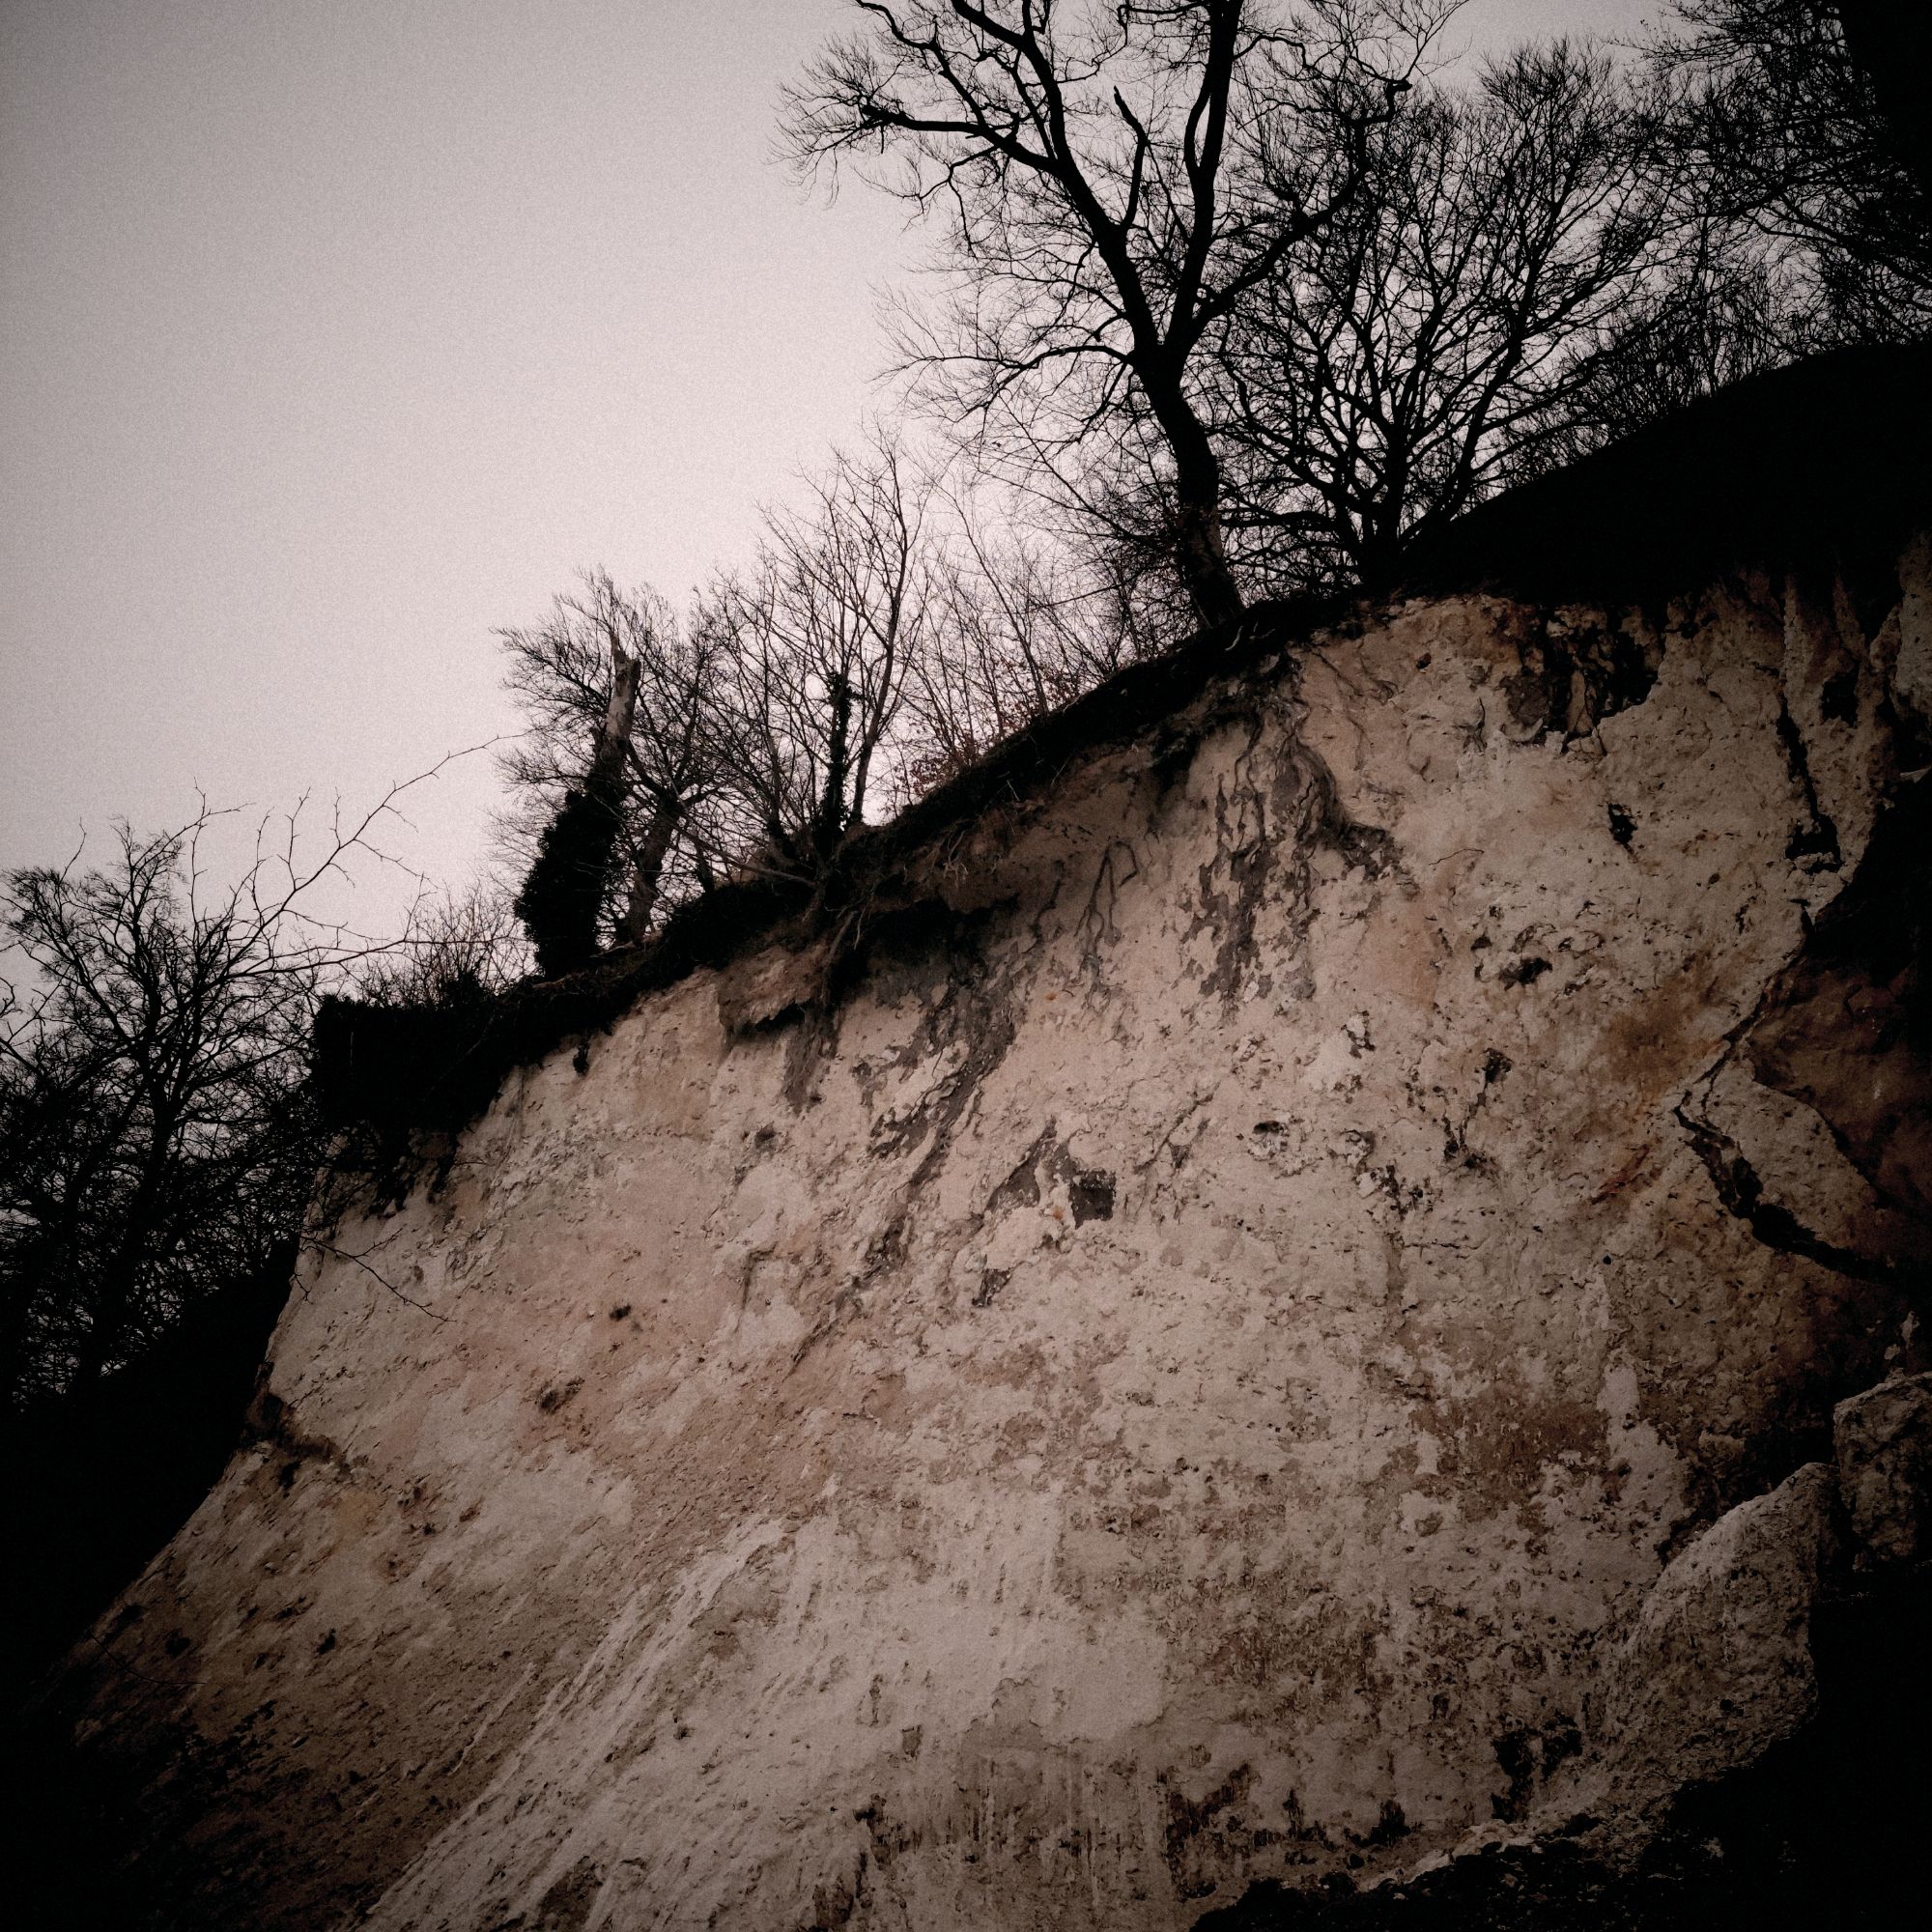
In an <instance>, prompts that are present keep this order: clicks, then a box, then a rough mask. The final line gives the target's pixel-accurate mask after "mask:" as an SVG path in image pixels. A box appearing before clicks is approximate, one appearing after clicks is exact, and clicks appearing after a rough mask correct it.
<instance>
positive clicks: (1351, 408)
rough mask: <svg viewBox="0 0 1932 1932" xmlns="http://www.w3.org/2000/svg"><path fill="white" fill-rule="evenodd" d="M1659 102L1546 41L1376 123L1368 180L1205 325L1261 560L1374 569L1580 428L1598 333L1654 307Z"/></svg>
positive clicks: (1319, 573)
mask: <svg viewBox="0 0 1932 1932" xmlns="http://www.w3.org/2000/svg"><path fill="white" fill-rule="evenodd" d="M1654 122H1655V116H1654V112H1653V110H1652V107H1651V103H1650V102H1649V101H1648V100H1647V99H1645V98H1644V97H1643V94H1642V92H1641V90H1640V89H1639V88H1638V87H1637V86H1636V85H1635V84H1634V83H1633V82H1632V81H1630V80H1629V79H1627V78H1626V77H1625V76H1623V75H1622V74H1621V73H1620V72H1619V71H1618V70H1617V68H1616V67H1615V65H1614V64H1613V63H1612V62H1611V60H1610V59H1609V58H1608V57H1607V56H1606V55H1605V54H1604V53H1602V52H1599V51H1596V50H1593V49H1591V48H1589V47H1587V46H1578V45H1575V44H1572V43H1566V42H1563V41H1556V42H1552V43H1548V44H1544V45H1540V46H1526V47H1523V48H1521V49H1520V50H1519V51H1517V52H1515V53H1514V54H1512V55H1510V56H1509V57H1508V58H1506V59H1504V60H1501V61H1499V62H1497V63H1495V64H1493V65H1492V66H1490V67H1488V68H1486V69H1485V70H1484V71H1482V72H1481V74H1480V75H1479V77H1478V79H1477V82H1476V84H1475V86H1474V87H1473V88H1471V89H1466V90H1457V89H1452V88H1448V87H1441V86H1436V87H1432V88H1430V89H1429V90H1428V91H1427V92H1426V93H1424V94H1422V95H1420V96H1419V97H1418V98H1417V99H1415V100H1414V101H1413V102H1411V103H1410V105H1409V106H1408V107H1407V108H1406V111H1405V112H1404V114H1403V115H1402V116H1401V117H1400V118H1398V119H1396V120H1393V121H1391V122H1389V123H1387V124H1385V125H1384V126H1382V127H1380V128H1378V129H1376V130H1375V132H1374V134H1373V136H1372V138H1371V140H1370V143H1369V147H1368V152H1367V160H1366V164H1365V168H1364V173H1363V180H1362V184H1361V187H1360V191H1359V192H1358V193H1356V194H1355V195H1354V196H1353V197H1352V198H1351V199H1350V201H1349V202H1348V203H1347V204H1346V205H1345V206H1343V207H1342V208H1340V209H1338V211H1337V212H1336V213H1335V215H1334V216H1333V218H1332V219H1331V220H1330V221H1329V222H1328V223H1327V224H1326V225H1325V226H1324V227H1323V228H1322V230H1321V232H1320V233H1319V234H1317V235H1315V236H1312V237H1310V238H1309V239H1308V240H1307V241H1305V242H1304V243H1303V244H1302V246H1300V247H1299V248H1297V249H1296V250H1294V251H1293V253H1291V254H1290V255H1289V256H1288V257H1287V258H1286V259H1285V260H1284V261H1283V263H1282V264H1281V267H1280V269H1279V270H1278V271H1277V272H1276V273H1275V274H1273V275H1271V276H1270V277H1268V278H1267V279H1266V280H1265V281H1264V282H1263V283H1261V284H1259V285H1258V286H1257V287H1256V288H1255V289H1253V290H1252V291H1250V292H1249V294H1248V296H1247V298H1246V299H1245V300H1244V301H1243V302H1242V303H1241V304H1240V305H1239V306H1238V307H1237V309H1236V312H1235V314H1234V315H1233V316H1232V317H1231V319H1230V323H1229V326H1228V327H1227V328H1226V329H1225V330H1224V331H1222V333H1221V334H1220V336H1219V337H1218V338H1217V340H1216V342H1215V344H1214V345H1213V349H1214V366H1215V373H1216V376H1217V378H1218V382H1219V394H1218V398H1217V414H1218V415H1219V416H1220V417H1221V419H1222V421H1223V422H1224V424H1225V430H1224V434H1225V437H1226V440H1227V443H1228V446H1229V449H1230V454H1231V461H1230V473H1231V477H1232V478H1233V487H1232V490H1231V495H1232V497H1234V499H1235V509H1234V512H1233V521H1234V522H1235V523H1236V526H1238V528H1239V532H1240V537H1241V540H1242V548H1243V551H1244V553H1245V554H1247V555H1249V556H1250V557H1252V558H1253V559H1254V561H1255V563H1256V565H1257V566H1258V568H1259V569H1260V570H1261V571H1262V573H1263V574H1264V576H1265V577H1266V578H1267V579H1269V580H1271V581H1274V582H1284V581H1285V582H1290V583H1294V584H1303V583H1308V582H1318V583H1320V582H1336V581H1358V582H1367V583H1370V584H1371V585H1374V584H1378V583H1384V582H1388V581H1389V580H1390V579H1391V577H1392V576H1393V574H1394V572H1395V569H1396V565H1397V560H1398V558H1399V557H1400V555H1401V553H1402V549H1403V546H1404V544H1405V542H1406V540H1407V539H1408V538H1409V537H1410V536H1411V535H1412V534H1413V533H1414V532H1415V531H1416V530H1418V529H1419V528H1420V527H1422V526H1426V525H1431V524H1435V523H1439V522H1442V521H1445V520H1447V519H1449V518H1451V517H1454V516H1456V515H1458V514H1459V513H1460V512H1462V511H1463V510H1464V509H1466V508H1467V507H1468V506H1469V505H1470V504H1471V503H1473V502H1474V501H1475V500H1476V499H1477V498H1479V497H1482V496H1484V495H1486V494H1487V493H1488V492H1489V491H1490V490H1491V489H1492V487H1493V486H1494V485H1495V484H1496V483H1497V482H1498V481H1500V480H1503V479H1506V478H1507V477H1509V476H1510V475H1512V474H1516V473H1520V472H1521V471H1522V470H1523V469H1526V468H1534V467H1536V465H1537V461H1538V450H1539V446H1540V444H1541V443H1542V442H1544V441H1545V440H1550V439H1552V438H1559V439H1560V438H1561V437H1563V436H1564V435H1565V434H1566V433H1567V432H1569V431H1570V430H1572V429H1573V428H1574V423H1575V417H1576V412H1577V407H1578V406H1579V405H1580V404H1581V403H1582V402H1583V401H1584V399H1586V398H1591V397H1595V396H1599V395H1600V394H1601V391H1600V389H1598V388H1594V387H1593V382H1594V377H1595V372H1596V369H1597V364H1598V362H1599V359H1600V358H1601V357H1602V356H1603V355H1604V354H1605V351H1606V350H1607V349H1608V347H1609V346H1610V345H1611V344H1612V343H1613V342H1616V341H1619V340H1627V339H1628V338H1629V336H1630V333H1631V328H1632V324H1633V320H1634V316H1635V315H1636V314H1637V313H1638V312H1639V311H1644V312H1645V313H1646V314H1647V315H1649V319H1650V321H1651V322H1652V323H1653V324H1659V325H1661V323H1662V317H1663V310H1662V306H1661V305H1659V304H1658V303H1657V301H1656V294H1657V289H1656V287H1655V286H1654V285H1656V284H1658V282H1659V277H1660V274H1661V272H1662V266H1663V264H1664V262H1665V259H1666V257H1667V256H1669V255H1670V254H1671V252H1672V243H1671V241H1670V240H1669V238H1668V234H1667V231H1668V229H1669V228H1670V225H1671V223H1670V219H1669V211H1670V201H1671V193H1670V182H1669V178H1668V176H1667V174H1666V173H1665V171H1664V170H1663V169H1662V168H1661V167H1660V166H1659V165H1658V164H1657V159H1656V155H1655V147H1654V142H1653V139H1652V129H1653V127H1654ZM1652 309H1655V310H1656V311H1657V312H1656V313H1655V314H1650V311H1651V310H1652Z"/></svg>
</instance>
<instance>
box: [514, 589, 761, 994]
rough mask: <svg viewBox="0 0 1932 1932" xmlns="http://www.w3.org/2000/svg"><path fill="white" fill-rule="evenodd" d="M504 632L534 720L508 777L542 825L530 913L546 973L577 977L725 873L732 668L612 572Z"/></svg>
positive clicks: (706, 636) (713, 643)
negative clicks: (719, 818)
mask: <svg viewBox="0 0 1932 1932" xmlns="http://www.w3.org/2000/svg"><path fill="white" fill-rule="evenodd" d="M497 636H498V638H499V639H500V640H501V642H502V645H503V648H504V650H505V652H506V654H507V656H508V659H509V675H508V680H507V681H508V683H509V686H510V689H511V690H512V691H513V692H515V693H516V695H517V696H519V697H520V698H521V699H522V700H523V703H524V705H525V707H526V715H527V716H528V718H529V720H530V728H529V730H528V731H527V732H526V735H525V737H524V738H523V740H522V741H521V743H520V744H519V745H518V746H517V747H516V748H515V749H514V750H513V751H512V752H511V753H510V754H509V755H508V756H507V757H506V758H505V759H504V770H505V774H506V776H507V777H508V779H509V781H510V782H511V784H512V786H513V787H514V788H515V789H516V790H517V791H518V792H519V793H521V794H522V795H524V796H525V797H526V798H529V799H531V800H532V801H533V802H534V804H535V805H536V808H537V810H538V812H539V814H540V819H541V829H540V830H539V831H538V833H537V838H536V844H537V847H538V849H537V852H536V855H535V858H534V861H533V863H532V865H531V867H530V870H529V873H528V874H527V876H526V880H525V884H524V889H523V892H522V894H521V895H520V899H519V905H520V909H521V910H522V912H523V913H524V915H525V917H526V923H527V924H528V925H529V927H530V929H531V931H532V933H533V934H535V935H536V936H537V938H538V951H539V966H540V969H541V970H542V971H545V972H547V973H555V972H562V971H568V970H570V969H572V968H574V967H576V966H581V965H582V964H584V963H586V962H587V960H588V959H589V958H590V957H591V956H592V955H593V954H594V952H595V951H596V949H597V944H598V941H599V938H600V937H601V936H602V935H603V934H605V933H607V932H608V933H609V934H611V936H612V937H614V938H616V939H618V940H619V941H621V942H624V943H627V944H636V943H639V942H640V941H641V940H643V939H644V938H645V937H646V936H647V935H648V933H649V932H650V930H651V928H652V924H653V922H654V920H655V919H656V918H657V916H658V914H659V912H660V909H661V908H662V906H664V905H665V904H667V903H675V902H676V901H677V900H678V899H680V898H682V897H683V896H685V895H686V894H687V893H688V892H689V891H690V890H692V889H694V888H696V889H701V888H702V886H703V885H705V884H707V883H708V882H709V881H710V879H711V877H712V876H713V871H714V867H715V863H716V858H717V851H716V844H715V832H714V830H713V828H712V826H711V823H710V819H709V817H708V815H707V813H708V809H709V808H710V807H711V805H712V804H713V802H714V801H715V800H716V798H717V796H718V793H719V789H720V782H719V774H718V771H717V766H716V755H715V751H716V748H715V743H714V736H715V733H714V725H715V718H714V712H715V709H716V705H717V702H718V699H719V696H720V694H721V692H722V690H723V684H724V677H725V668H724V665H723V663H722V660H721V656H720V651H719V640H718V639H717V637H716V636H715V634H713V633H710V632H706V631H687V630H686V629H685V627H684V626H683V625H682V624H681V623H680V622H679V620H678V617H677V614H676V612H675V611H672V610H671V608H670V607H669V605H668V604H667V603H666V602H665V600H664V599H663V598H662V597H660V596H658V595H657V593H656V592H655V591H652V590H649V589H645V588H639V589H636V590H628V591H626V590H620V589H619V588H618V587H617V586H616V584H615V583H614V582H612V581H611V577H610V576H609V574H608V573H606V572H602V571H594V572H590V573H587V574H586V575H585V577H584V578H583V581H582V588H581V589H580V590H579V591H578V592H576V593H574V594H572V595H569V596H560V597H558V598H557V599H556V600H555V601H554V604H553V605H552V608H551V610H550V611H549V613H548V614H547V615H546V616H545V617H544V618H543V619H542V620H541V621H540V622H539V623H536V624H533V625H529V626H526V627H520V628H515V629H509V630H504V631H500V632H498V634H497Z"/></svg>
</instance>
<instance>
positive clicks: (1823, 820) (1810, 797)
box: [1777, 691, 1842, 872]
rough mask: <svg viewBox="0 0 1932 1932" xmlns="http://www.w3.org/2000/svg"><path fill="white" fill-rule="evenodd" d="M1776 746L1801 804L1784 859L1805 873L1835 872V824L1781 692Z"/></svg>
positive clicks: (1836, 852)
mask: <svg viewBox="0 0 1932 1932" xmlns="http://www.w3.org/2000/svg"><path fill="white" fill-rule="evenodd" d="M1777 742H1778V744H1779V745H1780V746H1781V747H1782V748H1783V751H1784V763H1785V768H1786V770H1788V771H1789V772H1790V774H1791V782H1792V783H1793V784H1794V785H1795V786H1796V787H1797V788H1798V795H1799V797H1800V798H1802V799H1803V800H1804V817H1803V818H1802V819H1800V820H1799V821H1798V823H1797V824H1795V825H1794V826H1793V827H1792V828H1791V837H1790V838H1788V839H1787V840H1786V841H1785V846H1784V856H1785V857H1786V858H1787V859H1792V860H1796V861H1798V862H1799V863H1800V864H1802V865H1804V869H1805V870H1806V871H1807V872H1835V871H1836V870H1837V869H1838V867H1839V866H1840V864H1841V863H1842V860H1841V857H1840V854H1839V851H1838V827H1837V823H1836V821H1835V820H1834V819H1833V817H1832V815H1831V813H1830V812H1828V811H1827V810H1825V809H1824V808H1823V807H1822V806H1821V805H1820V804H1819V803H1818V783H1817V781H1816V780H1815V779H1814V778H1813V777H1812V776H1811V757H1810V753H1808V752H1806V750H1805V749H1804V733H1803V732H1801V731H1800V730H1799V728H1798V721H1797V720H1796V719H1795V718H1793V717H1792V715H1791V705H1790V702H1789V700H1788V699H1787V698H1786V697H1785V695H1784V693H1783V692H1782V691H1779V693H1778V694H1777Z"/></svg>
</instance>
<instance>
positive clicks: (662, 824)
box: [617, 800, 681, 946]
mask: <svg viewBox="0 0 1932 1932" xmlns="http://www.w3.org/2000/svg"><path fill="white" fill-rule="evenodd" d="M680 816H681V813H680V811H679V809H678V807H677V806H675V805H672V804H668V803H667V802H665V801H663V800H660V801H659V803H658V805H657V807H656V809H655V810H653V811H652V813H651V822H650V824H649V825H648V826H647V827H645V829H644V840H643V843H642V844H641V845H639V847H638V855H637V859H636V861H635V862H634V863H633V865H632V867H631V895H630V898H629V899H628V900H627V901H626V902H625V906H624V917H623V919H622V921H621V922H620V923H619V925H618V928H617V929H618V933H619V935H620V937H621V938H622V939H623V940H624V942H625V944H626V945H629V946H641V945H642V944H643V943H644V938H645V935H646V934H648V933H649V931H650V929H651V915H652V913H654V912H655V911H656V910H657V905H658V888H659V885H660V884H661V883H662V881H663V879H664V864H665V858H666V855H667V854H668V852H669V851H670V841H671V838H672V837H673V836H674V835H675V833H676V831H677V821H678V819H679V817H680Z"/></svg>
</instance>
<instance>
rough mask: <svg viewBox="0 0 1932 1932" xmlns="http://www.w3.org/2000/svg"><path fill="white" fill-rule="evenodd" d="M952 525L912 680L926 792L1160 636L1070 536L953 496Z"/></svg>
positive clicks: (910, 740)
mask: <svg viewBox="0 0 1932 1932" xmlns="http://www.w3.org/2000/svg"><path fill="white" fill-rule="evenodd" d="M943 508H944V509H945V510H946V511H947V512H948V513H949V514H948V516H947V519H946V527H945V528H944V530H943V532H942V533H940V534H939V535H937V536H936V538H935V542H934V546H933V556H932V561H931V564H930V566H929V568H928V570H927V572H926V574H925V590H926V600H927V602H926V616H927V621H928V626H929V632H930V639H929V643H928V647H927V648H926V649H925V650H923V652H921V653H920V654H919V656H918V657H917V658H916V660H915V661H914V664H913V667H912V670H911V674H910V676H909V678H908V681H907V686H906V698H905V710H906V716H907V721H908V728H907V733H906V738H907V745H906V751H905V754H904V758H905V765H906V770H907V776H908V783H909V785H910V788H911V789H913V790H915V791H924V790H927V789H929V788H930V787H931V786H933V785H935V784H938V783H940V782H943V781H945V780H946V779H949V778H951V777H952V775H953V774H954V773H956V772H959V771H962V770H964V769H965V767H966V766H968V765H970V764H972V763H974V762H975V761H976V760H977V759H979V758H980V757H982V756H984V755H985V753H987V752H989V751H990V750H991V749H992V748H993V747H994V746H995V745H997V744H998V743H999V742H1000V741H1001V740H1002V739H1004V738H1007V737H1009V736H1010V735H1011V734H1012V733H1013V732H1015V731H1017V730H1020V729H1023V728H1024V727H1025V726H1026V725H1030V724H1032V723H1033V722H1034V720H1036V719H1037V718H1040V717H1042V716H1044V715H1045V714H1046V713H1047V712H1049V711H1053V710H1056V709H1057V708H1058V707H1059V706H1061V705H1063V704H1065V703H1068V702H1070V701H1071V700H1072V699H1073V698H1075V697H1078V696H1080V695H1081V694H1082V693H1083V692H1086V691H1091V690H1092V689H1093V688H1094V686H1095V685H1097V684H1100V683H1102V682H1104V681H1105V680H1106V679H1107V678H1109V677H1111V676H1112V675H1113V674H1114V672H1115V671H1117V670H1119V669H1120V668H1122V666H1123V665H1125V664H1128V663H1131V662H1132V661H1133V660H1134V659H1136V658H1138V657H1141V656H1144V655H1146V654H1147V653H1148V651H1149V650H1150V648H1151V645H1150V642H1149V640H1148V639H1146V638H1145V637H1143V636H1141V635H1138V634H1137V633H1136V630H1135V628H1134V624H1133V613H1132V611H1131V609H1130V608H1129V606H1128V604H1127V602H1126V601H1125V600H1123V599H1122V595H1121V593H1120V590H1119V587H1118V585H1117V584H1115V583H1114V582H1112V581H1111V580H1110V579H1108V578H1107V577H1105V576H1104V575H1101V576H1096V575H1095V574H1094V572H1092V571H1088V570H1083V569H1081V568H1079V567H1078V565H1077V562H1076V560H1075V559H1074V558H1073V557H1072V556H1071V555H1070V554H1068V552H1067V551H1066V549H1065V546H1062V545H1057V544H1055V543H1053V542H1052V541H1050V540H1049V539H1048V538H1047V537H1046V536H1044V535H1043V534H1041V533H1039V532H1037V531H1029V530H1027V529H1025V528H1024V527H1023V526H1021V524H1020V523H1019V521H1018V519H1017V518H1016V517H1014V516H1012V515H1011V514H1010V513H1009V515H1008V516H1006V517H1004V518H1000V519H997V520H995V519H993V518H991V517H989V515H988V513H987V511H986V509H985V506H984V505H983V504H982V503H980V501H977V500H975V499H974V498H973V497H971V496H968V495H966V494H963V493H962V494H955V495H952V496H951V497H947V498H945V500H944V503H943Z"/></svg>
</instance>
